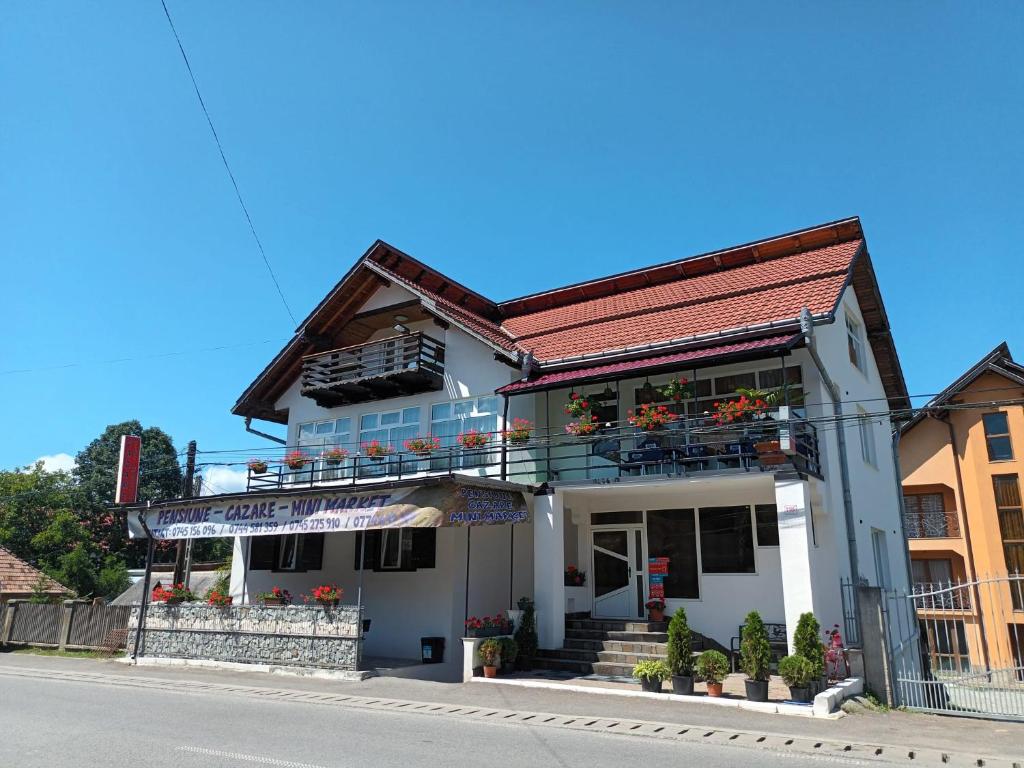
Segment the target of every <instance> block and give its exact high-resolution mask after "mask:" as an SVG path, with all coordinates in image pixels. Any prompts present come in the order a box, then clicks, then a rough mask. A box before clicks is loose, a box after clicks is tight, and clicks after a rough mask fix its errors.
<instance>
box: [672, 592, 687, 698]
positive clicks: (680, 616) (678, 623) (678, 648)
mask: <svg viewBox="0 0 1024 768" xmlns="http://www.w3.org/2000/svg"><path fill="white" fill-rule="evenodd" d="M692 645H693V638H692V633H691V632H690V625H689V623H687V621H686V611H685V610H684V609H682V608H676V612H675V613H673V614H672V620H671V621H670V622H669V623H668V668H669V670H670V671H671V672H672V693H678V694H680V695H682V696H690V695H691V694H693V649H692Z"/></svg>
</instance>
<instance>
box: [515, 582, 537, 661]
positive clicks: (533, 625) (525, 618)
mask: <svg viewBox="0 0 1024 768" xmlns="http://www.w3.org/2000/svg"><path fill="white" fill-rule="evenodd" d="M517 606H518V608H519V610H520V611H522V612H523V613H522V617H521V618H520V620H519V625H518V626H517V627H516V633H515V635H514V637H515V641H516V645H518V646H519V655H518V656H517V657H516V667H517V668H518V669H529V668H530V662H531V660H532V659H533V657H534V656H536V655H537V612H536V609H535V608H534V605H533V600H531V599H530V598H528V597H521V598H519V602H518V603H517Z"/></svg>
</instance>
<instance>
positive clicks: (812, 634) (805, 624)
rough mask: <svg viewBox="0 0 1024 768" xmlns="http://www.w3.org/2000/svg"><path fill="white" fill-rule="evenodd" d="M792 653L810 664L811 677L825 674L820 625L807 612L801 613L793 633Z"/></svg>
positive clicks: (812, 615)
mask: <svg viewBox="0 0 1024 768" xmlns="http://www.w3.org/2000/svg"><path fill="white" fill-rule="evenodd" d="M793 651H794V652H795V655H797V656H803V657H804V658H805V659H807V660H808V661H809V662H810V663H811V667H812V674H813V677H821V675H822V674H824V672H825V649H824V647H823V646H822V644H821V625H820V624H819V623H818V620H817V619H816V618H814V614H813V613H811V612H810V611H808V612H807V613H801V614H800V618H799V619H797V622H796V629H795V630H794V631H793Z"/></svg>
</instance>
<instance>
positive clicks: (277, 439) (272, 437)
mask: <svg viewBox="0 0 1024 768" xmlns="http://www.w3.org/2000/svg"><path fill="white" fill-rule="evenodd" d="M245 431H246V432H248V433H249V434H250V435H256V436H258V437H265V438H266V439H267V440H273V441H274V442H275V443H278V444H279V445H288V441H287V440H282V439H281V438H280V437H277V436H276V435H269V434H267V433H266V432H260V431H259V430H258V429H253V428H252V416H246V417H245Z"/></svg>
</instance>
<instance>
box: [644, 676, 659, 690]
mask: <svg viewBox="0 0 1024 768" xmlns="http://www.w3.org/2000/svg"><path fill="white" fill-rule="evenodd" d="M640 687H641V688H642V689H643V690H645V691H647V693H661V680H659V679H658V678H656V677H654V678H650V679H648V678H646V677H643V678H640Z"/></svg>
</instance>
